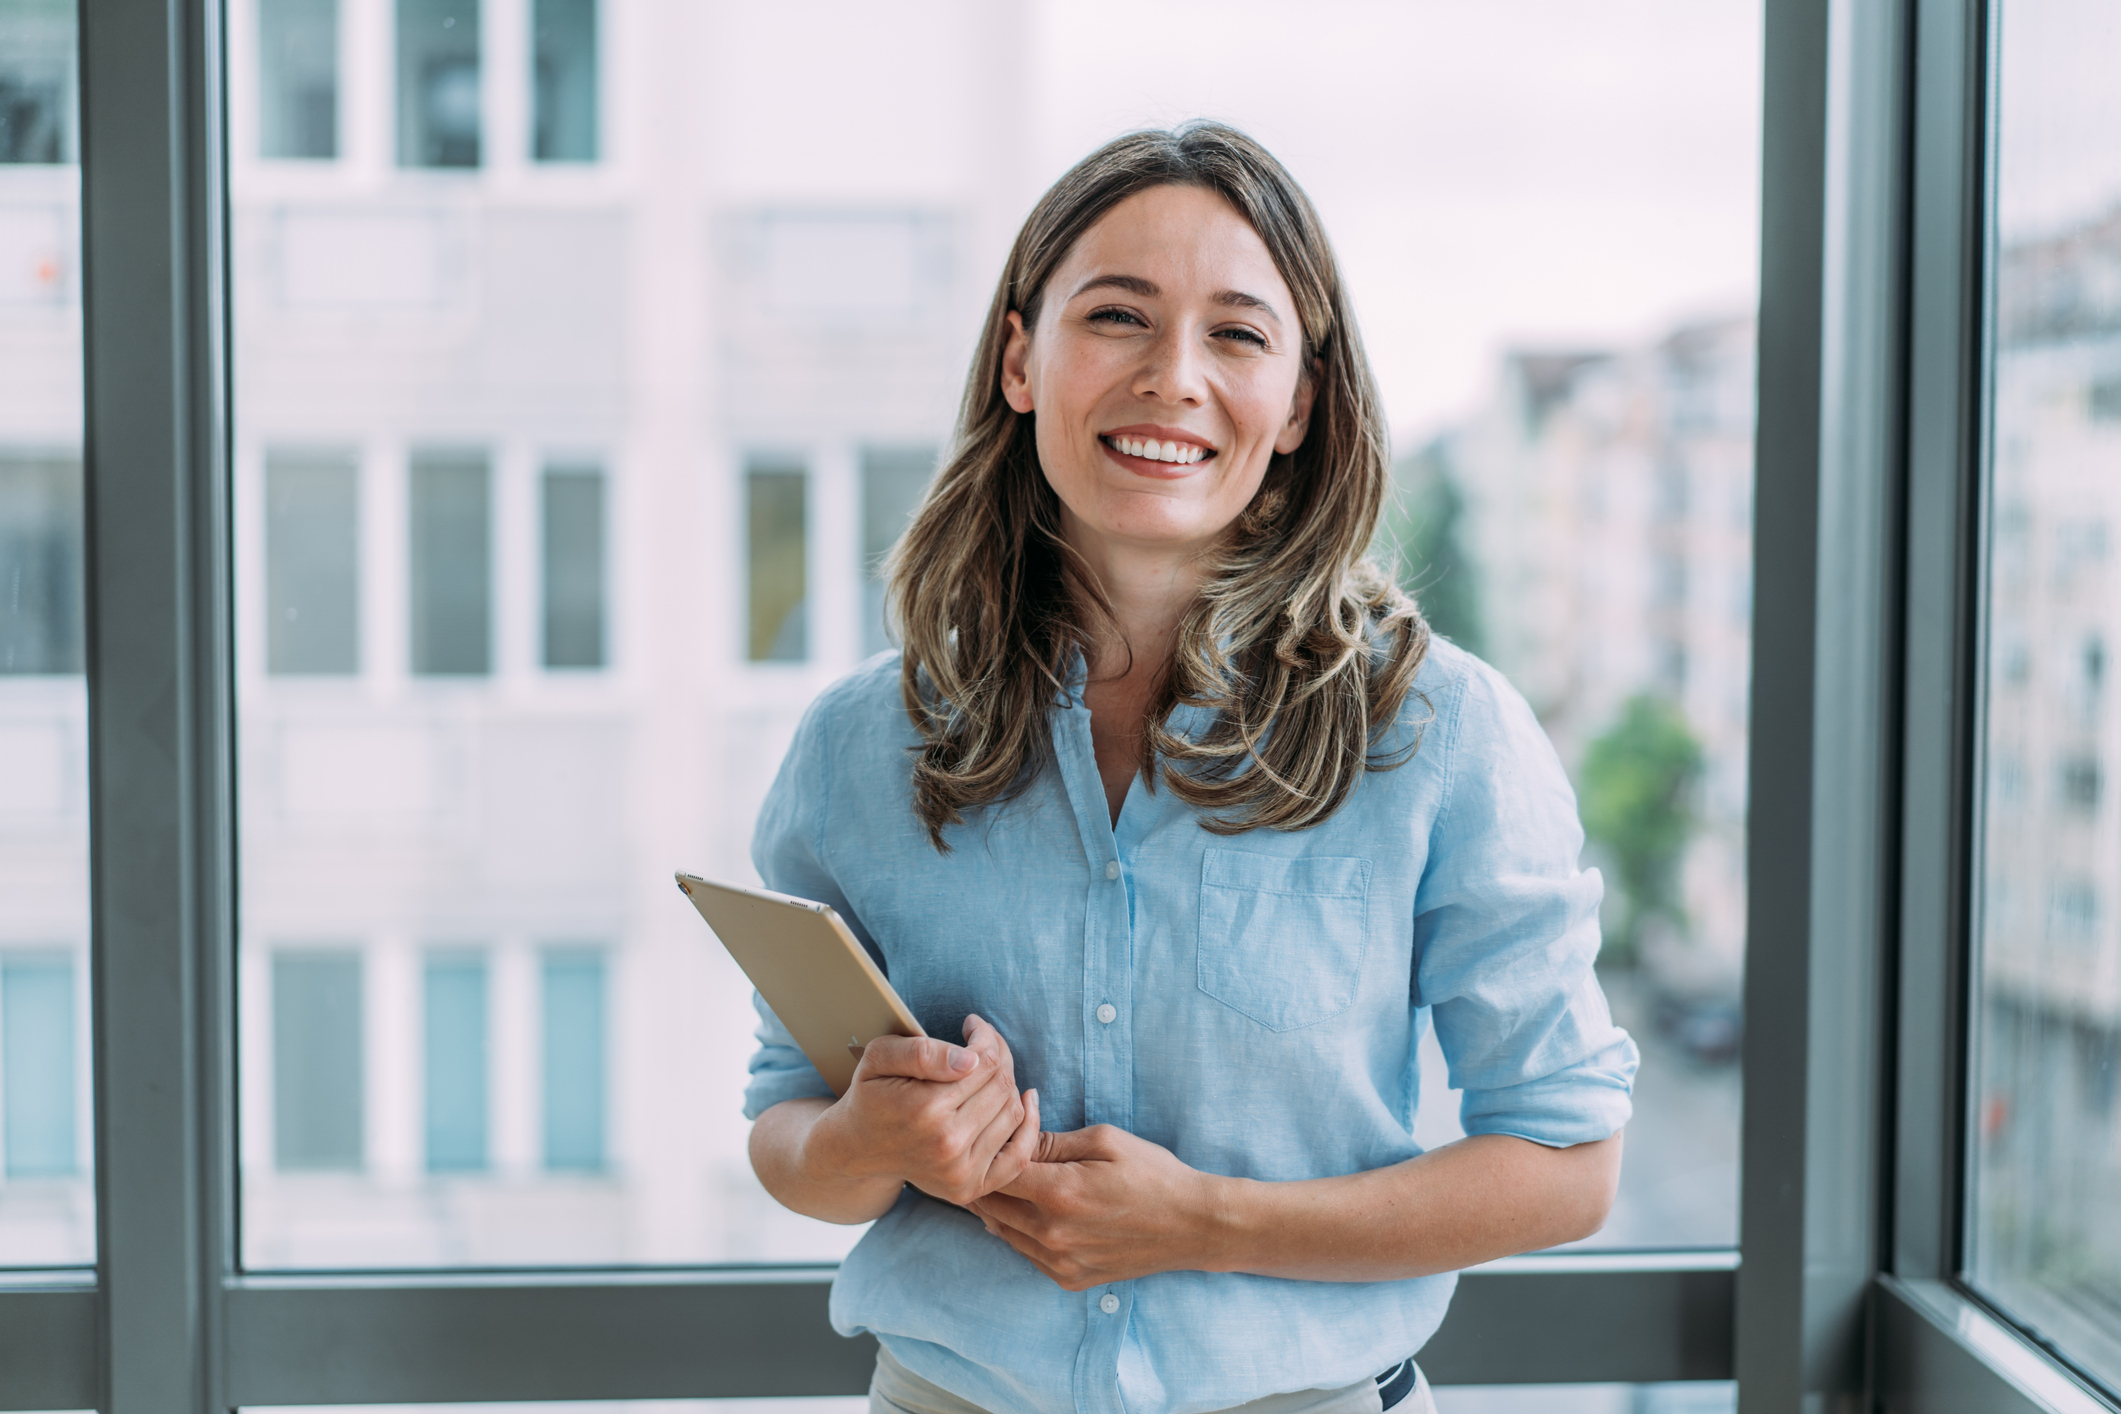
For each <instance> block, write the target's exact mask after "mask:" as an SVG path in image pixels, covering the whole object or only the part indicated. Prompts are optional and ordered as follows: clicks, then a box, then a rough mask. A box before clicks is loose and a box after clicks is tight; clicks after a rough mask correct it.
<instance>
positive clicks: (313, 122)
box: [258, 0, 339, 158]
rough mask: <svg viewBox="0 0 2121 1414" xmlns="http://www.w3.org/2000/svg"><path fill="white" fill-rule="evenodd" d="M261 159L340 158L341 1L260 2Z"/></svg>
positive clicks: (259, 139) (259, 151) (259, 131)
mask: <svg viewBox="0 0 2121 1414" xmlns="http://www.w3.org/2000/svg"><path fill="white" fill-rule="evenodd" d="M258 154H259V156H261V157H280V158H332V157H337V156H338V155H339V0H258Z"/></svg>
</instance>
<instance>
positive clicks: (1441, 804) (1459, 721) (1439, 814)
mask: <svg viewBox="0 0 2121 1414" xmlns="http://www.w3.org/2000/svg"><path fill="white" fill-rule="evenodd" d="M1473 671H1477V670H1473ZM1473 671H1468V672H1467V673H1466V675H1465V676H1464V677H1461V678H1460V679H1459V680H1458V683H1457V687H1456V690H1455V695H1454V697H1453V699H1452V703H1451V726H1450V732H1449V735H1447V736H1446V737H1445V738H1444V746H1443V796H1442V798H1441V799H1440V800H1439V801H1438V802H1437V806H1436V823H1435V824H1434V825H1432V826H1430V833H1431V834H1432V835H1433V834H1435V833H1437V832H1439V831H1441V830H1442V829H1443V827H1444V823H1445V822H1446V821H1447V820H1449V819H1450V816H1451V805H1452V802H1453V798H1454V796H1455V794H1456V791H1457V786H1458V738H1459V735H1460V734H1461V733H1462V732H1463V731H1464V730H1465V722H1466V688H1467V686H1468V685H1469V684H1470V683H1471V682H1472V681H1473Z"/></svg>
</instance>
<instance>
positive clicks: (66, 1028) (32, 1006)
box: [0, 957, 75, 1178]
mask: <svg viewBox="0 0 2121 1414" xmlns="http://www.w3.org/2000/svg"><path fill="white" fill-rule="evenodd" d="M0 1106H4V1108H5V1113H6V1129H5V1133H4V1135H0V1140H4V1142H5V1145H6V1151H7V1176H8V1177H9V1178H49V1177H53V1176H57V1175H64V1174H71V1173H73V1172H74V1171H75V1154H74V967H73V964H72V963H71V962H70V961H68V960H67V959H65V958H63V957H61V958H22V959H15V960H10V961H9V962H7V963H6V964H5V965H0Z"/></svg>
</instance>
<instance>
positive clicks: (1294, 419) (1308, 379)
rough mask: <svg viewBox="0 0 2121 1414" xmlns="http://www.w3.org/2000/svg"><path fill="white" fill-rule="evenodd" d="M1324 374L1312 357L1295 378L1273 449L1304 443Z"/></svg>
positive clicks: (1288, 449) (1286, 450)
mask: <svg viewBox="0 0 2121 1414" xmlns="http://www.w3.org/2000/svg"><path fill="white" fill-rule="evenodd" d="M1012 317H1013V316H1012ZM1325 376H1326V366H1325V365H1324V364H1323V363H1320V362H1319V361H1318V360H1317V359H1315V358H1314V359H1312V360H1311V366H1310V368H1308V369H1307V370H1305V372H1304V375H1303V377H1301V378H1299V379H1297V380H1296V396H1295V397H1294V398H1292V399H1291V400H1290V402H1289V420H1288V421H1287V422H1285V423H1283V424H1282V429H1281V433H1280V435H1279V436H1277V437H1276V438H1275V439H1274V450H1275V451H1277V452H1279V453H1280V454H1281V455H1283V456H1287V455H1289V453H1291V452H1293V451H1295V450H1296V449H1297V448H1298V447H1301V446H1302V445H1303V444H1304V434H1306V433H1307V432H1309V431H1310V430H1311V400H1312V399H1313V398H1314V397H1316V396H1317V395H1318V383H1319V380H1320V379H1322V378H1324V377H1325Z"/></svg>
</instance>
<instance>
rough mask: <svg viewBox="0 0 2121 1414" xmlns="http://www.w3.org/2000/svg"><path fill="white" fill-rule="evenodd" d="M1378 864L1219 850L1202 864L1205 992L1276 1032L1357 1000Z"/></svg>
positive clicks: (1200, 974) (1199, 975)
mask: <svg viewBox="0 0 2121 1414" xmlns="http://www.w3.org/2000/svg"><path fill="white" fill-rule="evenodd" d="M1369 902H1370V861H1369V860H1367V859H1349V858H1330V857H1329V858H1307V859H1284V858H1282V857H1281V856H1279V855H1273V854H1254V853H1252V852H1250V851H1248V850H1239V849H1211V850H1209V851H1208V852H1207V854H1206V857H1205V858H1203V859H1202V860H1201V866H1200V937H1199V940H1198V942H1197V944H1196V949H1197V961H1196V964H1195V967H1196V975H1195V980H1196V982H1197V983H1198V984H1199V986H1200V989H1201V990H1202V991H1203V992H1206V993H1207V994H1208V995H1209V996H1211V997H1213V998H1215V999H1216V1000H1217V1001H1219V1002H1221V1003H1222V1004H1223V1005H1224V1006H1227V1007H1229V1008H1231V1009H1232V1010H1233V1011H1237V1012H1241V1013H1242V1014H1244V1015H1245V1016H1248V1017H1250V1018H1252V1020H1254V1021H1256V1022H1258V1023H1259V1024H1260V1025H1262V1026H1264V1027H1266V1028H1267V1029H1268V1030H1269V1031H1294V1030H1295V1029H1296V1028H1297V1027H1299V1026H1310V1025H1313V1024H1314V1023H1316V1022H1320V1021H1324V1020H1325V1019H1326V1018H1328V1017H1331V1016H1338V1015H1340V1013H1342V1012H1344V1011H1346V1010H1347V1009H1348V1008H1349V1007H1350V1006H1353V1005H1354V1003H1355V992H1356V988H1357V987H1358V986H1359V985H1360V983H1361V981H1362V957H1363V950H1364V948H1365V947H1366V945H1367V942H1368V929H1367V927H1366V924H1367V921H1368V920H1367V913H1368V910H1369Z"/></svg>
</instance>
